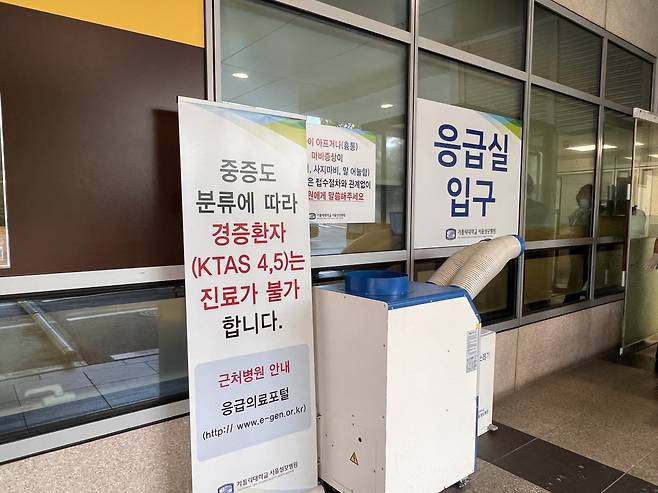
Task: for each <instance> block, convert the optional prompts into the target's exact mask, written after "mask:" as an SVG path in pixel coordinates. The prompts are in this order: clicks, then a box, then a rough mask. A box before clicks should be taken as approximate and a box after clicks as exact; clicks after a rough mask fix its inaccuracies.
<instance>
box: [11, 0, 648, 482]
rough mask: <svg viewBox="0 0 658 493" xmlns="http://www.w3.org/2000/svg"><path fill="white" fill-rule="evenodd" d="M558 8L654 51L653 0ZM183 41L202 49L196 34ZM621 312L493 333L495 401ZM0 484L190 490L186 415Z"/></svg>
mask: <svg viewBox="0 0 658 493" xmlns="http://www.w3.org/2000/svg"><path fill="white" fill-rule="evenodd" d="M13 3H18V2H13ZM559 3H561V4H562V5H564V6H565V7H567V8H569V9H571V10H573V11H574V12H576V13H577V14H579V15H582V16H583V17H585V18H587V19H589V20H591V21H592V22H594V23H596V24H598V25H600V26H602V27H605V28H606V29H608V30H610V31H611V32H613V33H614V34H617V35H618V36H620V37H622V38H624V39H626V40H628V41H629V42H631V43H633V44H635V45H637V46H638V47H640V48H642V49H644V50H646V51H647V52H649V53H651V54H654V55H655V54H656V53H658V31H657V30H655V28H653V26H652V25H651V24H652V22H651V21H652V20H653V19H656V18H657V17H658V4H657V3H656V2H654V1H653V0H633V1H631V2H629V1H628V0H560V1H559ZM172 37H173V36H172ZM179 40H180V38H179ZM183 42H186V43H188V44H192V45H196V46H201V45H202V41H201V38H199V37H198V33H197V35H196V36H192V37H191V38H189V39H188V38H186V39H185V40H183ZM622 308H623V302H620V301H618V302H615V303H610V304H606V305H601V306H597V307H594V308H590V309H586V310H581V311H577V312H573V313H570V314H567V315H563V316H560V317H555V318H552V319H548V320H544V321H540V322H536V323H533V324H530V325H526V326H523V327H520V328H515V329H512V330H508V331H505V332H501V333H499V334H497V342H496V383H495V397H496V398H497V399H499V398H501V397H503V396H505V395H507V394H509V393H511V392H514V391H515V390H517V389H519V388H521V387H522V386H524V385H527V384H529V383H531V382H533V381H535V380H537V379H539V378H541V377H542V376H544V375H547V374H549V373H552V372H555V371H559V370H560V369H563V368H566V367H569V366H573V365H575V364H578V363H579V362H581V361H583V360H585V359H588V358H591V357H593V356H595V355H597V354H599V353H602V352H604V351H607V350H611V349H613V348H615V347H616V346H617V345H618V344H619V340H620V334H621V320H622ZM0 485H2V490H3V491H5V492H7V493H13V492H21V493H25V492H32V491H34V492H37V491H48V492H67V493H72V492H73V493H74V492H83V491H84V492H105V491H142V492H185V491H190V490H191V470H190V444H189V417H187V416H185V417H180V418H176V419H172V420H170V421H166V422H162V423H157V424H154V425H150V426H146V427H143V428H139V429H136V430H131V431H127V432H124V433H120V434H117V435H113V436H110V437H105V438H102V439H98V440H95V441H92V442H88V443H84V444H80V445H75V446H71V447H67V448H64V449H61V450H57V451H53V452H49V453H45V454H41V455H38V456H34V457H30V458H27V459H23V460H18V461H15V462H12V463H9V464H5V465H3V466H1V467H0Z"/></svg>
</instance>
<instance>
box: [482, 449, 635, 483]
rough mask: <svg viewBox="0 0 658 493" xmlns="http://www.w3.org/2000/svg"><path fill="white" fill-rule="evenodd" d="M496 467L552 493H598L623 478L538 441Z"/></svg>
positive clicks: (617, 472) (600, 465)
mask: <svg viewBox="0 0 658 493" xmlns="http://www.w3.org/2000/svg"><path fill="white" fill-rule="evenodd" d="M496 465H497V466H498V467H500V468H502V469H505V470H506V471H508V472H511V473H512V474H515V475H517V476H519V477H522V478H524V479H525V480H527V481H530V482H531V483H533V484H535V485H538V486H541V487H542V488H544V489H546V490H549V491H552V492H554V493H601V491H603V490H604V489H605V488H606V487H608V486H609V485H611V484H612V483H613V482H614V481H615V480H617V479H618V478H620V477H621V476H622V474H623V473H622V472H621V471H618V470H616V469H613V468H611V467H608V466H605V465H603V464H600V463H598V462H596V461H593V460H591V459H587V458H586V457H582V456H580V455H578V454H575V453H573V452H570V451H568V450H565V449H563V448H560V447H558V446H556V445H553V444H551V443H548V442H545V441H544V440H540V439H537V440H533V441H532V442H530V443H528V444H527V445H525V446H523V447H521V448H520V449H518V450H517V451H516V452H513V453H511V454H509V455H507V456H505V457H503V458H502V459H500V460H499V461H497V462H496ZM494 491H495V490H494Z"/></svg>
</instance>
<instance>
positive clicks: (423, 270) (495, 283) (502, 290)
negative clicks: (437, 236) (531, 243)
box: [414, 259, 516, 325]
mask: <svg viewBox="0 0 658 493" xmlns="http://www.w3.org/2000/svg"><path fill="white" fill-rule="evenodd" d="M445 261H446V259H437V260H417V261H416V262H415V263H414V271H415V279H416V280H417V281H420V282H426V281H427V280H428V279H429V278H430V277H431V276H432V274H434V272H435V271H436V269H438V268H439V267H440V266H441V264H443V262H445ZM515 286H516V261H512V262H509V263H508V264H507V265H506V266H505V267H504V268H503V270H502V271H500V272H499V273H498V275H497V276H496V277H494V278H493V279H492V280H491V282H490V283H489V284H487V286H486V287H485V288H484V289H483V290H482V291H481V292H480V294H478V295H477V296H476V297H475V299H474V300H473V302H474V303H475V306H476V308H477V309H478V312H479V313H480V317H481V318H482V322H483V324H484V325H491V324H494V323H497V322H503V321H505V320H509V319H511V318H513V317H514V304H515V301H514V300H515V299H516V289H515Z"/></svg>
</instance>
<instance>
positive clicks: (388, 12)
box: [321, 0, 409, 29]
mask: <svg viewBox="0 0 658 493" xmlns="http://www.w3.org/2000/svg"><path fill="white" fill-rule="evenodd" d="M321 1H322V3H328V4H329V5H333V6H334V7H338V8H339V9H343V10H347V11H348V12H353V13H355V14H359V15H362V16H364V17H370V18H371V19H374V20H376V21H379V22H383V23H385V24H390V25H392V26H395V27H399V28H400V29H409V23H408V22H407V19H408V17H409V13H408V8H409V2H408V0H321Z"/></svg>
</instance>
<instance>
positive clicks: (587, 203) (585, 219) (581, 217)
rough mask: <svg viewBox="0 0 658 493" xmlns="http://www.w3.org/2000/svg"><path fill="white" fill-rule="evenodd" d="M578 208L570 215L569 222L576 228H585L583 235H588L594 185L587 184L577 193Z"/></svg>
mask: <svg viewBox="0 0 658 493" xmlns="http://www.w3.org/2000/svg"><path fill="white" fill-rule="evenodd" d="M576 201H577V202H578V208H577V209H576V210H575V211H573V212H572V213H571V214H570V215H569V224H570V225H571V226H572V227H575V228H578V229H580V228H583V229H584V231H578V233H582V236H587V234H588V233H589V225H590V222H591V221H592V185H591V184H589V183H588V184H587V185H583V186H582V187H580V190H578V194H577V195H576Z"/></svg>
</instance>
